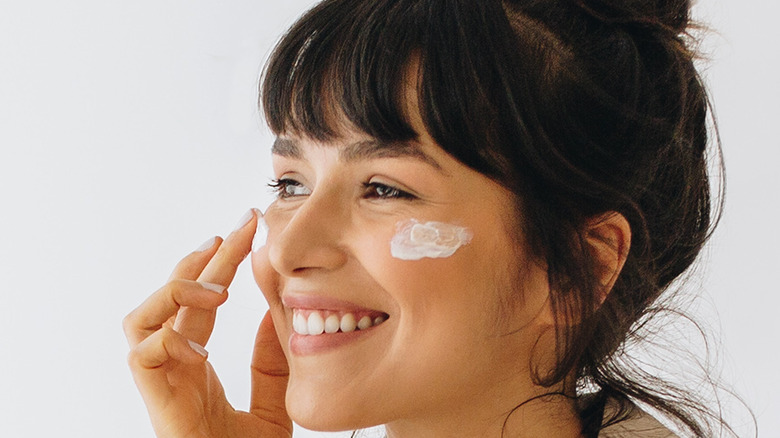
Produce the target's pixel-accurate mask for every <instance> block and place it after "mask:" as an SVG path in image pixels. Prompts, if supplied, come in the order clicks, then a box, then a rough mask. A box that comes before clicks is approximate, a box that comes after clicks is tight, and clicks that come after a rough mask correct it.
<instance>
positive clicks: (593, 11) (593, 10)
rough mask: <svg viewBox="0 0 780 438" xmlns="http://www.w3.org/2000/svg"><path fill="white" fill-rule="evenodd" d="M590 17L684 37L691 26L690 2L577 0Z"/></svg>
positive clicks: (668, 0)
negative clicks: (683, 34)
mask: <svg viewBox="0 0 780 438" xmlns="http://www.w3.org/2000/svg"><path fill="white" fill-rule="evenodd" d="M576 3H577V4H578V5H579V6H580V7H581V8H583V9H584V10H586V11H587V12H588V13H589V14H590V15H592V16H593V17H595V18H597V19H599V20H600V21H603V22H605V23H610V24H622V25H629V26H637V27H642V28H653V29H662V30H666V31H670V32H672V33H674V34H680V33H683V32H685V31H686V29H687V28H688V25H689V23H690V7H691V2H690V0H577V2H576Z"/></svg>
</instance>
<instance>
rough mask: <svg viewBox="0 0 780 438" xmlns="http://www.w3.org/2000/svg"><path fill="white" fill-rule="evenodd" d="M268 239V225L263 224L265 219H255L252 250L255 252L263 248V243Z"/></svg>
mask: <svg viewBox="0 0 780 438" xmlns="http://www.w3.org/2000/svg"><path fill="white" fill-rule="evenodd" d="M267 239H268V224H266V223H265V219H263V218H262V217H258V218H257V230H256V231H255V237H254V239H253V240H252V250H253V251H257V250H258V249H260V248H262V247H264V246H265V242H266V240H267Z"/></svg>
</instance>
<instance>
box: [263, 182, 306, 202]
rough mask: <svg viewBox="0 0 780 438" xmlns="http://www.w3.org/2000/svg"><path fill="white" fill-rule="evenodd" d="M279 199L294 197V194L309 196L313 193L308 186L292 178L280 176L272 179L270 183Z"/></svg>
mask: <svg viewBox="0 0 780 438" xmlns="http://www.w3.org/2000/svg"><path fill="white" fill-rule="evenodd" d="M268 187H270V188H271V189H272V190H273V191H274V192H275V193H276V197H277V198H279V199H286V198H292V197H294V196H307V195H310V194H311V190H309V189H308V188H307V187H306V186H304V185H303V184H301V183H299V182H298V181H296V180H294V179H290V178H280V179H275V180H273V181H271V182H270V183H269V184H268Z"/></svg>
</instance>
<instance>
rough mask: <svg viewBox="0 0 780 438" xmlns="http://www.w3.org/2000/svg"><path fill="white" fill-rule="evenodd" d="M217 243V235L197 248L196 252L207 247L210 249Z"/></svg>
mask: <svg viewBox="0 0 780 438" xmlns="http://www.w3.org/2000/svg"><path fill="white" fill-rule="evenodd" d="M215 243H217V236H214V237H212V238H210V239H208V240H207V241H205V242H203V243H202V244H201V245H200V246H199V247H198V249H196V250H195V252H203V251H205V250H207V249H210V248H211V247H212V246H214V244H215Z"/></svg>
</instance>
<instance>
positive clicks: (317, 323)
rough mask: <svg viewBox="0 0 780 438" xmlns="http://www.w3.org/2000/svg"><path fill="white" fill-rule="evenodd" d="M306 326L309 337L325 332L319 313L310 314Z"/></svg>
mask: <svg viewBox="0 0 780 438" xmlns="http://www.w3.org/2000/svg"><path fill="white" fill-rule="evenodd" d="M306 325H307V326H308V328H309V334H310V335H321V334H322V333H323V332H324V331H325V320H324V319H322V315H320V312H311V314H310V315H309V321H308V323H307V324H306Z"/></svg>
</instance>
